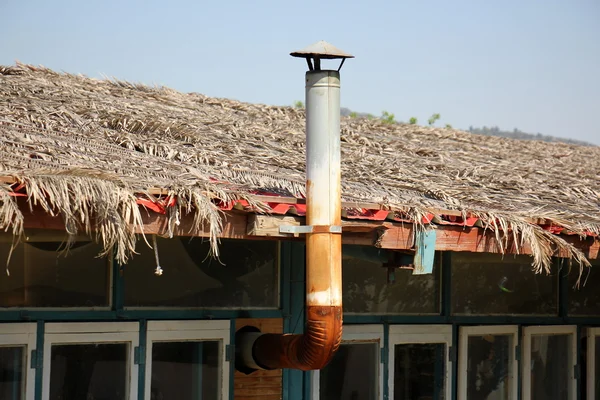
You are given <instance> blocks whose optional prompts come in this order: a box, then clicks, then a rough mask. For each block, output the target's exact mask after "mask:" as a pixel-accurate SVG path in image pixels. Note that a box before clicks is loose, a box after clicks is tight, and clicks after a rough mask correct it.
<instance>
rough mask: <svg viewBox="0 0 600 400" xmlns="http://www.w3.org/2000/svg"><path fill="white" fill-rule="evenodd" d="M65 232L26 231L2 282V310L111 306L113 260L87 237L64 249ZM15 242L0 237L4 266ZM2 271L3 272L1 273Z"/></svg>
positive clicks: (11, 258) (0, 252) (6, 235)
mask: <svg viewBox="0 0 600 400" xmlns="http://www.w3.org/2000/svg"><path fill="white" fill-rule="evenodd" d="M66 239H67V236H66V235H65V233H64V232H61V233H55V232H49V231H38V230H34V231H27V232H26V234H25V242H24V243H23V242H22V243H20V244H19V245H17V246H16V248H15V249H14V250H13V252H12V254H11V256H10V262H9V264H8V266H7V268H8V271H9V272H10V275H8V276H6V275H5V276H3V277H2V279H0V307H85V308H96V307H108V306H109V299H110V259H109V258H108V257H98V255H99V254H100V253H101V252H102V246H101V245H99V244H96V243H93V242H91V241H90V240H89V239H87V238H85V237H81V238H78V239H79V240H78V241H76V242H75V243H74V244H73V245H72V246H71V247H70V248H69V249H66V248H65V242H66ZM12 241H13V237H12V235H9V234H2V235H0V260H1V261H0V263H2V265H3V266H4V265H5V263H6V260H8V257H9V254H10V250H11V247H12V245H13V243H12ZM2 270H4V268H2Z"/></svg>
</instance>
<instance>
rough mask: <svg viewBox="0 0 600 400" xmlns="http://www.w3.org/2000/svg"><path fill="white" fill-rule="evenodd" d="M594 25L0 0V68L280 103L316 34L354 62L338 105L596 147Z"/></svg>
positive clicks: (285, 4) (259, 3)
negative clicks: (39, 69)
mask: <svg viewBox="0 0 600 400" xmlns="http://www.w3.org/2000/svg"><path fill="white" fill-rule="evenodd" d="M598 21H600V1H599V0H569V1H567V0H544V1H542V0H528V1H522V0H520V1H516V0H503V1H482V0H472V1H467V0H464V1H463V0H452V1H449V0H421V1H417V0H412V1H403V0H397V1H376V0H369V1H353V0H345V1H326V0H321V1H317V0H305V1H293V2H292V1H283V0H280V1H264V0H253V1H248V0H247V1H242V0H230V1H191V0H190V1H183V0H169V1H164V0H163V1H136V0H128V1H116V0H104V1H96V0H86V1H81V0H71V1H67V0H53V1H42V0H0V65H12V64H14V63H15V62H16V61H17V60H18V61H20V62H23V63H29V64H35V65H44V66H46V67H49V68H52V69H55V70H58V71H66V72H70V73H82V74H85V75H88V76H91V77H97V78H101V77H116V78H119V79H123V80H129V81H134V82H141V83H145V84H149V85H164V86H169V87H172V88H174V89H177V90H180V91H184V92H199V93H203V94H206V95H209V96H215V97H227V98H233V99H238V100H241V101H247V102H253V103H264V104H275V105H292V104H293V103H294V102H295V101H297V100H303V98H304V71H305V69H306V63H305V62H304V61H303V60H300V59H296V58H293V57H290V56H289V53H290V52H292V51H294V50H299V49H302V48H303V47H305V46H307V45H309V44H312V43H314V42H316V41H318V40H326V41H328V42H330V43H332V44H333V45H335V46H337V47H338V48H340V49H342V50H344V51H346V52H348V53H351V54H353V55H355V56H356V58H355V59H352V60H348V61H347V62H346V63H345V64H344V67H343V69H342V71H341V73H342V77H341V79H342V106H344V107H348V108H350V109H352V110H355V111H359V112H368V113H371V114H374V115H381V113H382V111H383V110H386V111H389V112H391V113H394V114H395V116H396V119H397V120H403V121H407V120H408V119H409V118H410V117H417V118H418V120H419V121H420V122H423V123H425V122H426V120H427V118H428V117H429V116H430V115H431V114H433V113H440V114H441V120H440V122H439V124H451V125H452V126H454V127H456V128H461V129H468V127H469V126H474V127H481V126H498V127H500V128H501V129H504V130H512V129H514V128H518V129H520V130H522V131H524V132H529V133H542V134H545V135H554V136H560V137H565V138H573V139H579V140H585V141H588V142H592V143H595V144H599V145H600V124H599V123H598V122H599V119H600V23H598ZM329 65H331V66H332V67H334V66H335V67H336V68H337V64H327V65H326V66H329Z"/></svg>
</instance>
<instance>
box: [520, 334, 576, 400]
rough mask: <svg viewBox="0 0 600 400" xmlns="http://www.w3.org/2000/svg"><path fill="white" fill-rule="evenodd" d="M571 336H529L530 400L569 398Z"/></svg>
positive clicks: (561, 399) (565, 399) (560, 399)
mask: <svg viewBox="0 0 600 400" xmlns="http://www.w3.org/2000/svg"><path fill="white" fill-rule="evenodd" d="M570 341H571V336H570V335H533V336H532V337H531V371H530V373H531V399H532V400H563V399H564V400H567V399H569V386H570V384H571V382H570V374H571V372H570V370H571V369H572V368H573V363H572V357H573V354H571V346H570Z"/></svg>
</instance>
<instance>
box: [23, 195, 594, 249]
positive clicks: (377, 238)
mask: <svg viewBox="0 0 600 400" xmlns="http://www.w3.org/2000/svg"><path fill="white" fill-rule="evenodd" d="M21 211H22V212H23V215H24V216H25V221H24V226H25V228H36V229H54V230H57V229H58V230H64V228H65V225H64V223H63V220H62V218H61V217H60V216H56V217H52V216H50V215H48V214H47V213H45V212H44V210H43V209H41V208H40V207H33V209H32V210H30V209H29V207H28V206H27V205H26V204H24V202H23V204H22V207H21ZM142 216H143V222H144V229H143V231H144V233H145V234H159V235H162V234H164V233H166V232H167V223H168V221H167V216H166V215H164V214H158V213H155V212H152V211H146V210H143V211H142ZM192 222H193V217H192V216H191V215H184V216H183V217H182V218H181V223H180V225H179V226H178V227H176V228H175V235H178V236H191V235H192V227H193V225H192ZM304 224H305V218H304V217H298V216H290V215H285V216H282V215H257V214H249V213H245V212H241V211H236V210H233V211H227V212H225V213H224V219H223V232H222V234H221V237H222V238H225V239H254V240H256V239H287V240H303V236H304V235H294V234H289V233H280V232H279V227H280V226H282V225H295V226H299V225H304ZM413 229H414V226H413V224H410V223H402V222H391V221H367V220H344V221H342V232H343V239H342V240H343V243H344V244H359V245H365V246H373V245H374V246H377V247H379V248H383V249H396V250H411V249H414V233H413ZM436 229H437V240H436V245H435V249H436V250H437V251H467V252H489V253H499V252H500V247H499V246H498V242H497V240H496V236H495V235H494V233H493V232H491V231H490V230H484V229H482V228H479V227H476V226H474V227H462V226H455V225H437V226H436ZM140 233H141V231H140ZM195 236H204V237H208V236H209V230H208V226H205V227H204V228H203V230H201V231H200V232H197V233H196V235H195ZM561 236H562V238H563V239H564V240H565V241H567V242H568V243H571V244H573V245H574V246H575V247H576V248H578V249H580V250H582V251H583V253H584V254H585V256H586V257H588V258H589V259H596V258H598V257H600V239H598V238H592V237H588V238H583V239H581V238H580V237H579V236H577V235H561ZM504 251H505V252H508V253H517V252H518V253H520V254H531V249H530V248H529V246H528V245H523V246H522V247H519V248H517V245H516V244H515V243H513V242H512V241H510V240H509V242H508V244H505V245H504ZM558 255H559V256H565V254H560V253H559V254H558Z"/></svg>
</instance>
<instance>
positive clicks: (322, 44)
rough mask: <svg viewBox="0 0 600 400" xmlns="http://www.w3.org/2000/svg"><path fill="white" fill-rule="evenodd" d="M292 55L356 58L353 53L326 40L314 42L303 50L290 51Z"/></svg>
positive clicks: (301, 56)
mask: <svg viewBox="0 0 600 400" xmlns="http://www.w3.org/2000/svg"><path fill="white" fill-rule="evenodd" d="M290 55H291V56H292V57H300V58H321V59H330V60H333V59H339V58H343V59H345V58H354V56H353V55H352V54H348V53H346V52H344V51H342V50H340V49H338V48H337V47H335V46H334V45H332V44H331V43H327V42H326V41H324V40H320V41H318V42H317V43H313V44H311V45H310V46H308V47H305V48H303V49H302V50H298V51H294V52H293V53H290Z"/></svg>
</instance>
